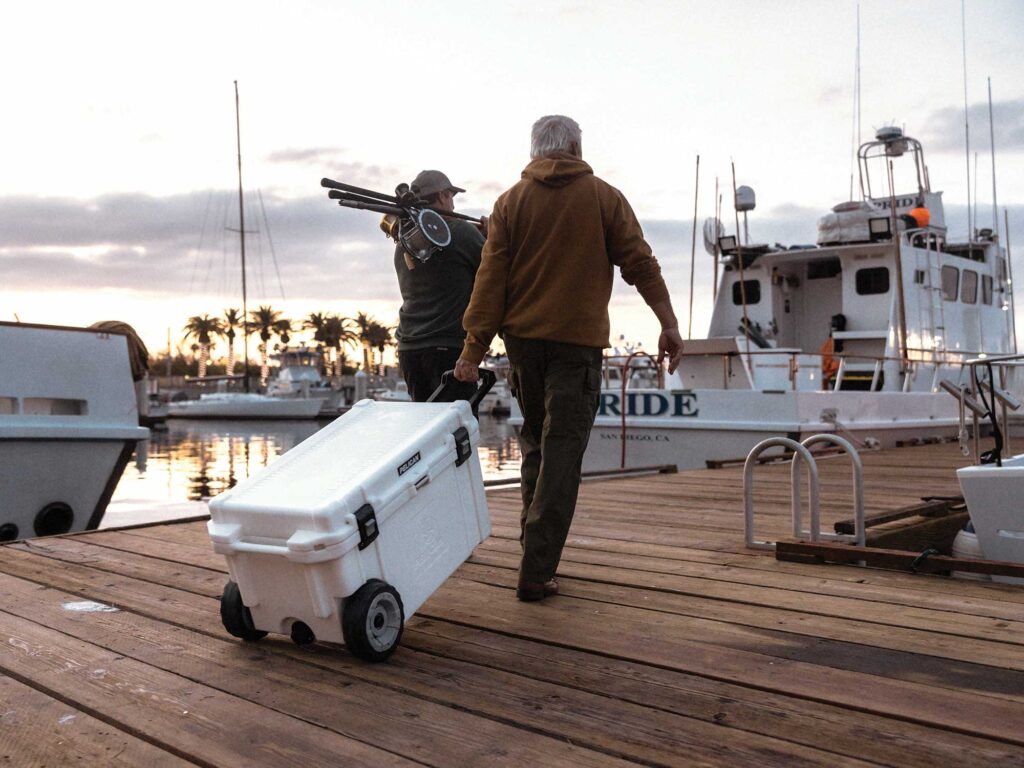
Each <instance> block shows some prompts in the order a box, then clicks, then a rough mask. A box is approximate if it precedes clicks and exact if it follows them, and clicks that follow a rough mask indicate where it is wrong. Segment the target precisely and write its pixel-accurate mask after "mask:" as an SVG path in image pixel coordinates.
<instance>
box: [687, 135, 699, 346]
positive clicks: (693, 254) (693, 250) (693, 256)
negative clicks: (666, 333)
mask: <svg viewBox="0 0 1024 768" xmlns="http://www.w3.org/2000/svg"><path fill="white" fill-rule="evenodd" d="M696 176H697V178H696V180H695V181H694V189H693V236H692V237H691V239H690V319H689V321H688V323H687V326H686V338H688V339H692V338H693V275H694V271H695V269H696V264H697V195H698V194H700V155H697V170H696Z"/></svg>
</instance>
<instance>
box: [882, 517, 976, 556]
mask: <svg viewBox="0 0 1024 768" xmlns="http://www.w3.org/2000/svg"><path fill="white" fill-rule="evenodd" d="M970 519H971V518H970V515H968V514H967V512H966V511H964V512H954V513H952V514H949V515H945V516H942V517H919V518H911V519H908V520H904V521H901V523H900V524H898V525H897V524H895V523H890V524H888V525H884V526H880V527H878V528H869V529H868V532H867V537H866V540H867V545H868V546H869V547H876V548H879V549H902V550H904V551H909V552H915V553H919V552H923V551H924V550H926V549H938V550H940V551H942V552H945V553H948V552H950V551H951V549H952V547H953V539H955V538H956V535H957V534H958V533H959V532H960V531H961V530H962V529H963V527H964V526H965V525H966V524H967V522H968V520H970Z"/></svg>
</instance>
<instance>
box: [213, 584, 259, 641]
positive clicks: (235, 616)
mask: <svg viewBox="0 0 1024 768" xmlns="http://www.w3.org/2000/svg"><path fill="white" fill-rule="evenodd" d="M220 620H221V621H222V622H224V629H226V630H227V631H228V633H229V634H231V635H234V636H235V637H240V638H242V639H243V640H248V641H250V642H252V641H253V640H259V639H260V638H263V637H266V636H267V633H266V632H264V631H263V630H261V629H256V627H255V626H253V623H252V613H251V612H250V611H249V609H248V608H246V607H245V603H243V602H242V593H241V592H239V591H238V585H237V584H235V582H233V581H229V582H228V583H227V584H225V585H224V594H223V595H221V596H220Z"/></svg>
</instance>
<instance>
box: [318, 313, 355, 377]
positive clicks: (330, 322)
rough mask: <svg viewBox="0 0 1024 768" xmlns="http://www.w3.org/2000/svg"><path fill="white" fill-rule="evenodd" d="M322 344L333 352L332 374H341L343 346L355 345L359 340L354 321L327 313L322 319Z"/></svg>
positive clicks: (343, 356) (343, 358) (343, 355)
mask: <svg viewBox="0 0 1024 768" xmlns="http://www.w3.org/2000/svg"><path fill="white" fill-rule="evenodd" d="M323 336H324V346H326V347H327V348H328V349H331V350H333V352H334V375H335V376H341V372H342V364H343V362H344V360H345V353H344V352H343V351H342V347H343V346H347V345H349V344H351V345H353V346H354V345H355V344H356V343H358V342H359V334H358V333H357V331H356V325H355V321H354V320H352V319H351V318H348V317H341V316H339V315H328V316H327V317H326V318H325V319H324V327H323Z"/></svg>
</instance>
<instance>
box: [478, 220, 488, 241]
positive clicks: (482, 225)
mask: <svg viewBox="0 0 1024 768" xmlns="http://www.w3.org/2000/svg"><path fill="white" fill-rule="evenodd" d="M476 228H477V229H479V230H480V234H481V235H483V236H484V239H487V217H486V216H481V217H480V223H479V224H477V225H476Z"/></svg>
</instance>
